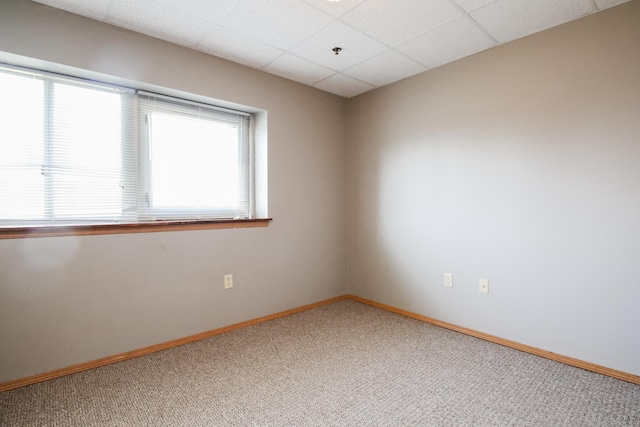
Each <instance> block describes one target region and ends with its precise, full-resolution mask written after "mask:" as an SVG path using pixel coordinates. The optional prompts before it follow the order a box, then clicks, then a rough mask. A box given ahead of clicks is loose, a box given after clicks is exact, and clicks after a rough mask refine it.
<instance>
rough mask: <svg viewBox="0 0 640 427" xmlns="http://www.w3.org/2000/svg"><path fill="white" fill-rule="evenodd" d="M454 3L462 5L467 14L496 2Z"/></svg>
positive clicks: (461, 1)
mask: <svg viewBox="0 0 640 427" xmlns="http://www.w3.org/2000/svg"><path fill="white" fill-rule="evenodd" d="M454 1H455V2H456V3H458V5H460V7H461V8H463V9H464V10H466V11H467V12H470V11H472V10H475V9H477V8H479V7H482V6H486V5H488V4H489V3H492V2H494V1H496V0H454Z"/></svg>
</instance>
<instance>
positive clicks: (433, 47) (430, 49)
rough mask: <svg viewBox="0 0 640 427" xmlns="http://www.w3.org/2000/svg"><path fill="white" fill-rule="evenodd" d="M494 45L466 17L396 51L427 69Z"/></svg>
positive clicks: (405, 44)
mask: <svg viewBox="0 0 640 427" xmlns="http://www.w3.org/2000/svg"><path fill="white" fill-rule="evenodd" d="M495 45H496V43H495V42H494V41H493V40H491V38H490V37H489V36H487V35H486V34H485V33H484V32H483V31H482V30H481V29H480V28H478V26H477V25H476V24H475V23H474V22H473V21H472V20H471V19H469V18H468V17H467V16H466V15H465V16H462V17H460V18H458V19H455V20H453V21H450V22H448V23H446V24H444V25H442V26H440V27H438V28H435V29H433V30H431V31H429V32H428V33H426V34H423V35H421V36H418V37H416V38H415V39H413V40H410V41H408V42H406V43H403V44H401V45H400V46H398V47H397V48H396V49H397V50H398V51H400V52H402V53H404V54H406V55H408V56H409V57H411V58H413V59H415V60H416V61H418V62H420V63H422V64H423V65H425V66H426V67H428V68H433V67H437V66H439V65H443V64H446V63H448V62H451V61H455V60H456V59H460V58H462V57H464V56H468V55H473V54H474V53H477V52H480V51H483V50H485V49H489V48H491V47H493V46H495Z"/></svg>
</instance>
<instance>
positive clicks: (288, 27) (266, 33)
mask: <svg viewBox="0 0 640 427" xmlns="http://www.w3.org/2000/svg"><path fill="white" fill-rule="evenodd" d="M331 20H332V18H331V17H330V16H329V15H327V14H325V13H323V12H320V11H319V10H317V9H314V8H312V7H311V6H309V5H308V4H306V3H303V2H302V1H300V0H270V1H264V0H238V2H237V3H236V4H235V5H234V6H233V8H231V10H230V11H229V12H228V13H227V14H226V15H225V17H224V18H223V19H222V20H221V21H220V25H222V26H224V27H227V28H229V29H231V30H233V31H236V32H238V33H244V34H246V35H247V36H249V37H251V38H253V39H255V40H261V41H263V42H265V43H268V44H270V45H273V46H276V47H279V48H281V49H285V50H288V49H291V48H292V47H294V46H296V45H297V44H298V43H300V42H301V41H303V40H304V39H306V38H308V37H309V36H311V35H312V34H314V33H315V32H317V31H318V30H320V29H321V28H322V27H325V26H326V25H328V24H329V23H330V22H331Z"/></svg>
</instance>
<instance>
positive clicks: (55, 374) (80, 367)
mask: <svg viewBox="0 0 640 427" xmlns="http://www.w3.org/2000/svg"><path fill="white" fill-rule="evenodd" d="M345 299H350V300H353V301H358V302H361V303H363V304H367V305H370V306H372V307H377V308H380V309H383V310H386V311H389V312H392V313H396V314H400V315H402V316H405V317H409V318H411V319H416V320H420V321H422V322H425V323H430V324H432V325H435V326H440V327H442V328H446V329H450V330H452V331H456V332H460V333H463V334H466V335H470V336H472V337H476V338H480V339H483V340H485V341H490V342H493V343H496V344H500V345H503V346H505V347H510V348H513V349H516V350H520V351H524V352H525V353H530V354H534V355H536V356H540V357H544V358H546V359H550V360H555V361H556V362H561V363H564V364H567V365H571V366H575V367H577V368H581V369H585V370H587V371H592V372H596V373H598V374H602V375H606V376H609V377H612V378H617V379H619V380H623V381H627V382H630V383H634V384H638V385H640V376H638V375H633V374H629V373H626V372H622V371H618V370H615V369H611V368H607V367H605V366H600V365H596V364H594V363H589V362H585V361H582V360H579V359H575V358H573V357H568V356H563V355H561V354H557V353H553V352H551V351H547V350H542V349H539V348H536V347H532V346H530V345H526V344H521V343H518V342H516V341H511V340H507V339H504V338H500V337H496V336H494V335H490V334H485V333H484V332H479V331H476V330H473V329H469V328H465V327H462V326H458V325H454V324H452V323H447V322H443V321H441V320H437V319H434V318H431V317H427V316H423V315H421V314H417V313H413V312H410V311H407V310H402V309H400V308H396V307H393V306H390V305H387V304H382V303H379V302H376V301H372V300H369V299H366V298H362V297H358V296H355V295H349V294H347V295H341V296H338V297H335V298H330V299H327V300H323V301H318V302H315V303H313V304H307V305H303V306H301V307H297V308H292V309H290V310H285V311H281V312H278V313H274V314H269V315H267V316H262V317H258V318H256V319H252V320H247V321H245V322H240V323H236V324H234V325H229V326H224V327H222V328H218V329H213V330H211V331H207V332H202V333H199V334H196V335H191V336H188V337H184V338H179V339H176V340H172V341H167V342H164V343H161V344H156V345H152V346H149V347H144V348H140V349H137V350H132V351H128V352H126V353H121V354H117V355H114V356H108V357H104V358H102V359H97V360H92V361H89V362H85V363H79V364H77V365H73V366H68V367H66V368H62V369H56V370H54V371H50V372H45V373H42V374H37V375H32V376H29V377H25V378H19V379H17V380H12V381H7V382H4V383H0V393H1V392H3V391H8V390H12V389H15V388H19V387H24V386H27V385H31V384H36V383H39V382H42V381H48V380H52V379H55V378H60V377H64V376H66V375H71V374H76V373H78V372H82V371H86V370H89V369H94V368H99V367H101V366H106V365H110V364H112V363H116V362H121V361H123V360H128V359H133V358H134V357H139V356H144V355H147V354H151V353H155V352H157V351H161V350H166V349H169V348H173V347H178V346H181V345H184V344H189V343H192V342H196V341H200V340H204V339H207V338H210V337H213V336H216V335H220V334H224V333H227V332H231V331H235V330H237V329H242V328H246V327H247V326H252V325H257V324H260V323H264V322H268V321H271V320H275V319H279V318H281V317H286V316H290V315H292V314H296V313H301V312H303V311H307V310H311V309H314V308H317V307H322V306H324V305H328V304H332V303H334V302H338V301H342V300H345Z"/></svg>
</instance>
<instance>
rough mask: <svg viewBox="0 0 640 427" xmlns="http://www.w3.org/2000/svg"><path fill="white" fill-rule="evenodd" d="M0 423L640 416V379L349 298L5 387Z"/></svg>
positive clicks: (540, 422) (435, 421)
mask: <svg viewBox="0 0 640 427" xmlns="http://www.w3.org/2000/svg"><path fill="white" fill-rule="evenodd" d="M0 425H2V426H21V427H22V426H640V386H638V385H634V384H630V383H626V382H624V381H620V380H616V379H612V378H609V377H605V376H602V375H599V374H595V373H591V372H587V371H583V370H581V369H578V368H573V367H570V366H566V365H563V364H560V363H557V362H553V361H550V360H546V359H542V358H538V357H536V356H532V355H529V354H526V353H521V352H519V351H516V350H512V349H509V348H506V347H502V346H499V345H496V344H492V343H488V342H486V341H482V340H479V339H476V338H472V337H468V336H466V335H462V334H459V333H456V332H452V331H449V330H446V329H441V328H438V327H435V326H432V325H429V324H425V323H422V322H419V321H417V320H412V319H408V318H405V317H402V316H399V315H396V314H392V313H388V312H386V311H383V310H380V309H377V308H373V307H370V306H367V305H364V304H361V303H358V302H355V301H350V300H347V301H340V302H337V303H334V304H331V305H328V306H324V307H320V308H317V309H314V310H311V311H307V312H304V313H300V314H296V315H293V316H289V317H285V318H282V319H278V320H274V321H271V322H268V323H264V324H260V325H256V326H252V327H249V328H245V329H242V330H238V331H234V332H231V333H228V334H225V335H220V336H217V337H213V338H209V339H207V340H204V341H200V342H197V343H193V344H188V345H185V346H182V347H178V348H174V349H171V350H166V351H162V352H159V353H155V354H152V355H149V356H144V357H139V358H136V359H132V360H128V361H125V362H120V363H117V364H114V365H110V366H105V367H102V368H98V369H94V370H91V371H87V372H83V373H80V374H75V375H71V376H67V377H64V378H59V379H56V380H52V381H48V382H45V383H40V384H35V385H32V386H28V387H23V388H20V389H16V390H11V391H8V392H4V393H0Z"/></svg>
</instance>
